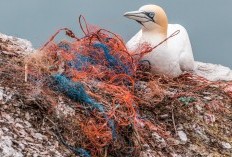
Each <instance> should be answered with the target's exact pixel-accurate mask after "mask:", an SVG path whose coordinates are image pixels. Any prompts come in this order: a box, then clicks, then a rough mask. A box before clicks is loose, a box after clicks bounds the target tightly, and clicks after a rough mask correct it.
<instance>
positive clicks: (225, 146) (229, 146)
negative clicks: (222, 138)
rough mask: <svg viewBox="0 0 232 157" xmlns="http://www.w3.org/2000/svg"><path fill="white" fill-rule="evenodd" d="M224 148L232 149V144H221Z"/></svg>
mask: <svg viewBox="0 0 232 157" xmlns="http://www.w3.org/2000/svg"><path fill="white" fill-rule="evenodd" d="M221 145H222V148H224V149H231V148H232V146H231V144H229V143H227V142H221Z"/></svg>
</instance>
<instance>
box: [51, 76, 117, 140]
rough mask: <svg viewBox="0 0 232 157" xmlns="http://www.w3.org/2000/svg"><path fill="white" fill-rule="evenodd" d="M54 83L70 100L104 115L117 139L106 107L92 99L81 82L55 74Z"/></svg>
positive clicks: (114, 137) (113, 135)
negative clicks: (81, 103) (83, 104)
mask: <svg viewBox="0 0 232 157" xmlns="http://www.w3.org/2000/svg"><path fill="white" fill-rule="evenodd" d="M52 77H53V79H54V81H55V82H56V90H58V91H60V92H62V93H64V94H65V95H66V96H68V97H69V98H70V99H72V100H74V101H78V102H83V103H85V104H88V105H89V107H90V108H91V110H94V109H96V110H98V111H99V112H100V113H103V116H104V118H105V119H106V121H107V123H108V125H109V127H110V128H111V130H112V137H113V139H116V136H117V133H116V129H115V124H114V121H113V120H111V119H109V118H108V117H107V115H106V114H105V109H104V106H103V105H102V104H100V103H98V102H96V101H95V100H94V99H92V98H90V96H89V95H88V94H87V93H86V92H85V90H84V86H83V85H82V84H81V83H79V82H73V81H71V80H70V79H68V78H67V77H66V76H64V75H61V74H55V75H53V76H52Z"/></svg>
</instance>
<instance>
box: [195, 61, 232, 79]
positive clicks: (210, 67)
mask: <svg viewBox="0 0 232 157" xmlns="http://www.w3.org/2000/svg"><path fill="white" fill-rule="evenodd" d="M194 73H195V74H196V75H198V76H201V77H204V78H206V79H207V80H210V81H232V70H231V69H230V68H228V67H224V66H222V65H218V64H211V63H202V62H195V69H194Z"/></svg>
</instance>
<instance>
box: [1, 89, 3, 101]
mask: <svg viewBox="0 0 232 157" xmlns="http://www.w3.org/2000/svg"><path fill="white" fill-rule="evenodd" d="M2 100H3V88H2V87H0V101H2Z"/></svg>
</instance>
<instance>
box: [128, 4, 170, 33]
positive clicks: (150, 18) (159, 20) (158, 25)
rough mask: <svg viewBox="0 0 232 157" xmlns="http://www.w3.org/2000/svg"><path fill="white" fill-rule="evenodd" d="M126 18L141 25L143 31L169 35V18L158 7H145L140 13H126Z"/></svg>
mask: <svg viewBox="0 0 232 157" xmlns="http://www.w3.org/2000/svg"><path fill="white" fill-rule="evenodd" d="M124 16H125V17H127V18H129V19H133V20H135V21H137V22H138V23H139V24H141V25H142V30H143V31H154V32H158V33H162V34H164V35H167V27H168V18H167V15H166V13H165V11H164V10H163V9H162V8H161V7H159V6H157V5H145V6H142V7H141V8H140V9H139V10H138V11H131V12H126V13H125V14H124Z"/></svg>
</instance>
